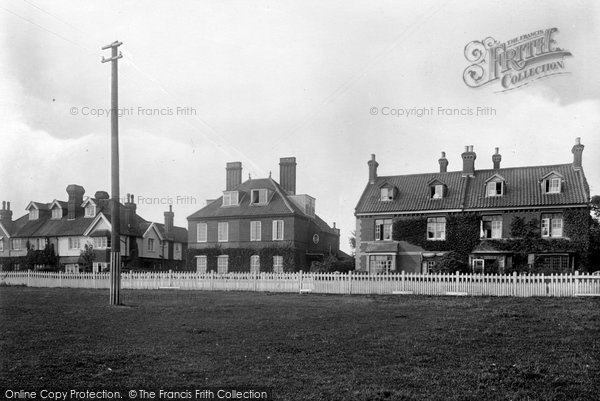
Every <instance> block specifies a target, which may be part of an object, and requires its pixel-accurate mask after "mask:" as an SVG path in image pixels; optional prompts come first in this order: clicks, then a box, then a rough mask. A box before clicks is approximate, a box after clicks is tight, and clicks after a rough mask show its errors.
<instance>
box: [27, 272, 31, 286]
mask: <svg viewBox="0 0 600 401" xmlns="http://www.w3.org/2000/svg"><path fill="white" fill-rule="evenodd" d="M30 276H31V269H27V287H29V280H30Z"/></svg>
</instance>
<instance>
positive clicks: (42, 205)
mask: <svg viewBox="0 0 600 401" xmlns="http://www.w3.org/2000/svg"><path fill="white" fill-rule="evenodd" d="M32 207H34V208H36V209H38V210H49V209H50V208H49V206H48V204H46V203H41V202H34V201H31V202H29V205H27V207H26V208H25V210H29V209H31V208H32Z"/></svg>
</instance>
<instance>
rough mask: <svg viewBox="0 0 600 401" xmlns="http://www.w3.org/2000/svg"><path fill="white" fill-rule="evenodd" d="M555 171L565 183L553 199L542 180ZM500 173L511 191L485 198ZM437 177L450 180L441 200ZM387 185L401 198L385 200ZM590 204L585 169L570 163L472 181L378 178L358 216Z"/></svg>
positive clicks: (458, 175) (430, 176)
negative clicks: (436, 194) (434, 195)
mask: <svg viewBox="0 0 600 401" xmlns="http://www.w3.org/2000/svg"><path fill="white" fill-rule="evenodd" d="M551 172H555V173H557V174H560V175H561V176H562V177H563V179H564V181H565V183H564V185H563V187H562V190H561V192H560V193H559V194H553V196H548V195H547V194H544V193H543V192H542V188H541V186H540V185H539V182H540V179H541V178H542V177H544V176H547V175H548V174H549V173H551ZM496 174H497V175H500V176H501V177H502V178H504V180H505V182H506V183H507V190H506V193H505V194H503V195H502V196H493V197H486V193H485V183H486V182H487V181H488V180H489V178H490V177H491V176H492V177H493V176H494V175H496ZM436 179H437V180H440V181H442V182H445V183H446V185H447V188H448V192H447V194H446V195H445V196H444V198H442V199H431V198H430V192H429V189H428V187H429V182H431V181H432V180H436ZM383 182H391V183H393V184H394V185H395V186H396V187H398V196H396V198H395V199H394V200H392V201H387V202H382V201H380V194H379V185H380V184H381V183H383ZM588 201H589V187H588V184H587V181H586V179H585V175H584V174H583V170H575V169H573V165H572V164H570V163H569V164H556V165H548V166H529V167H510V168H501V169H496V170H492V169H488V170H475V174H474V176H473V177H470V178H467V177H462V172H461V171H453V172H446V173H425V174H411V175H397V176H386V177H378V178H377V179H376V180H375V183H374V184H368V185H367V186H366V187H365V189H364V191H363V194H362V196H361V198H360V200H359V202H358V205H357V206H356V213H394V212H415V213H418V212H427V211H436V210H440V211H444V210H446V211H447V210H468V209H481V208H511V207H536V206H553V205H556V206H562V205H582V204H586V203H587V202H588Z"/></svg>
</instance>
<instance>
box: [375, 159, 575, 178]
mask: <svg viewBox="0 0 600 401" xmlns="http://www.w3.org/2000/svg"><path fill="white" fill-rule="evenodd" d="M571 165H572V163H558V164H544V165H539V166H538V165H534V166H515V167H501V168H499V169H495V168H484V169H475V174H477V173H478V172H493V171H499V170H515V169H526V168H548V167H565V166H571ZM462 172H463V171H462V170H455V171H446V172H441V171H431V172H426V173H411V174H394V175H379V176H377V179H378V180H381V179H386V178H395V177H410V176H419V175H420V176H423V175H440V174H441V175H444V174H462Z"/></svg>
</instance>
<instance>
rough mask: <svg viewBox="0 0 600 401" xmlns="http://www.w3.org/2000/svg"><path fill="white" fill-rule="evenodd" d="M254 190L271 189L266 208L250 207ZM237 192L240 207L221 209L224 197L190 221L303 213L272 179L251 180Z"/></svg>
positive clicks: (241, 185)
mask: <svg viewBox="0 0 600 401" xmlns="http://www.w3.org/2000/svg"><path fill="white" fill-rule="evenodd" d="M253 189H269V190H271V191H273V194H272V197H271V199H270V200H269V203H267V204H266V205H264V206H262V205H261V206H257V205H250V191H251V190H253ZM234 190H235V191H239V192H240V195H239V197H240V199H239V206H232V207H221V205H222V204H223V197H222V196H221V197H220V198H218V199H216V200H215V201H214V202H212V203H210V204H208V205H206V206H205V207H203V208H202V209H200V210H198V211H197V212H196V213H194V214H192V215H191V216H189V217H188V220H189V219H197V218H207V217H208V218H210V217H243V216H261V215H282V214H290V215H291V214H293V213H295V212H297V213H302V212H301V211H300V209H298V208H297V207H296V206H295V205H294V204H293V202H291V201H288V200H287V199H286V200H284V196H285V195H284V193H283V190H282V189H281V188H280V187H279V185H278V184H277V183H276V182H275V181H274V180H273V179H271V178H260V179H251V180H247V181H245V182H243V183H242V184H240V185H239V186H238V187H237V188H235V189H234Z"/></svg>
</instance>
